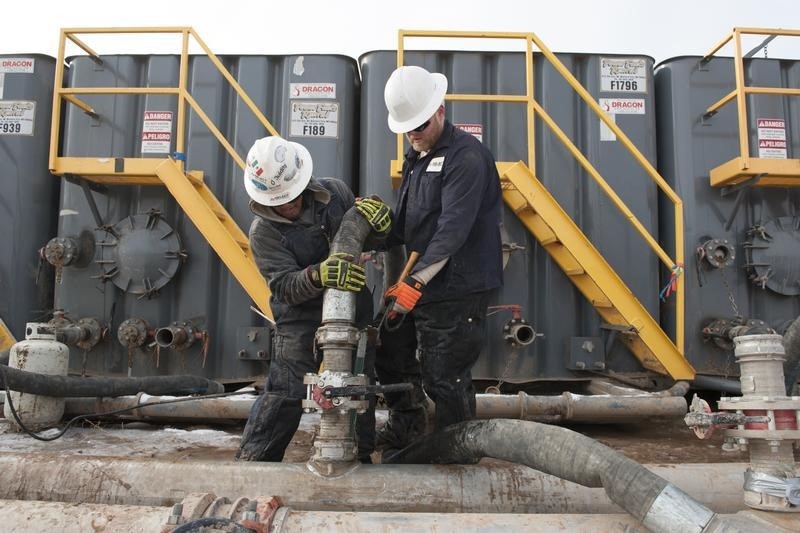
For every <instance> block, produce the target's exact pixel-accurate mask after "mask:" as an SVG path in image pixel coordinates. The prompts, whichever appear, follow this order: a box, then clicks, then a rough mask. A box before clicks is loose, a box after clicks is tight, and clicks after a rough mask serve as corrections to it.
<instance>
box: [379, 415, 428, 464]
mask: <svg viewBox="0 0 800 533" xmlns="http://www.w3.org/2000/svg"><path fill="white" fill-rule="evenodd" d="M427 426H428V417H427V413H426V412H425V409H422V408H420V409H415V410H413V411H391V413H390V414H389V420H387V421H386V424H385V425H384V426H383V428H381V429H380V430H379V431H378V432H377V435H376V437H375V444H376V446H375V447H376V449H378V450H381V451H383V452H384V454H385V453H387V452H388V451H396V450H401V449H403V448H405V447H406V446H407V445H408V444H409V443H410V442H411V441H412V440H414V439H416V438H417V437H421V436H423V435H425V433H426V431H427Z"/></svg>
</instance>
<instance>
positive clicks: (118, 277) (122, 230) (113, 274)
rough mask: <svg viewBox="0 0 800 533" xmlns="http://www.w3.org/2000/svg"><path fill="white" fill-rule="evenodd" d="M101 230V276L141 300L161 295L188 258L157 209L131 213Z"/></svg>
mask: <svg viewBox="0 0 800 533" xmlns="http://www.w3.org/2000/svg"><path fill="white" fill-rule="evenodd" d="M102 231H104V232H105V240H102V241H101V242H99V243H98V245H99V247H100V254H99V259H97V260H96V262H97V263H98V264H99V265H100V267H101V268H102V269H103V274H102V275H100V276H99V277H100V279H102V280H103V281H111V282H112V283H113V284H114V285H116V286H117V287H119V288H120V289H122V290H123V291H125V292H127V293H130V294H136V295H139V298H140V299H141V298H153V297H155V296H158V291H159V290H160V289H161V288H162V287H163V286H164V285H166V284H167V283H168V282H169V280H171V279H172V278H173V276H175V274H176V273H177V272H178V268H179V267H180V265H181V263H182V262H183V260H184V259H185V258H186V257H187V255H186V252H185V251H183V250H181V241H180V238H179V237H178V234H177V232H176V231H175V230H174V229H172V227H170V225H169V224H167V223H166V222H165V221H164V219H163V218H162V217H161V213H160V211H158V210H157V209H151V210H150V211H148V212H147V213H140V214H137V215H131V216H129V217H128V218H125V219H123V220H121V221H119V222H118V223H116V224H115V225H114V226H113V227H105V228H102Z"/></svg>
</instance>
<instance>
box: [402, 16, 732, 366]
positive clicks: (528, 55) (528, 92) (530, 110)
mask: <svg viewBox="0 0 800 533" xmlns="http://www.w3.org/2000/svg"><path fill="white" fill-rule="evenodd" d="M407 37H442V38H460V39H464V38H466V39H472V38H481V39H524V40H525V43H526V47H525V94H524V95H520V94H514V95H508V94H493V95H474V94H452V93H451V94H447V95H446V96H445V99H446V100H448V101H476V102H509V103H525V104H526V133H527V137H528V166H529V168H530V169H531V170H533V171H534V172H535V164H536V163H535V162H536V158H535V157H536V154H535V144H536V143H535V140H534V119H535V116H536V115H537V114H538V115H540V116H541V117H542V119H543V121H544V123H545V124H546V125H547V126H548V127H549V128H550V129H551V130H553V132H554V133H555V135H556V137H557V138H558V139H559V140H560V141H561V142H562V143H563V144H564V145H565V146H566V148H567V149H568V150H569V151H570V153H571V154H572V155H573V157H575V158H576V159H577V160H578V162H579V163H580V164H581V166H582V167H583V168H584V169H585V170H586V172H587V173H588V174H589V175H590V176H591V177H592V179H594V180H595V182H596V183H597V185H598V186H599V187H600V188H601V189H602V190H603V192H604V193H605V194H606V195H607V196H608V197H609V198H610V199H611V201H612V202H613V203H614V205H615V206H616V207H617V209H618V210H619V211H620V212H621V213H622V214H623V216H624V217H625V218H627V219H628V220H629V221H630V222H631V224H632V225H633V227H634V229H635V230H636V231H637V232H638V233H639V234H640V235H641V236H642V238H643V239H644V241H645V242H646V243H647V245H648V246H649V247H650V249H652V250H653V252H654V253H655V254H656V255H657V256H658V257H659V259H660V260H661V261H662V262H663V263H664V264H665V265H666V266H667V267H668V268H670V269H674V268H676V266H681V267H682V266H683V263H684V250H683V246H684V237H683V202H682V201H681V199H680V197H679V196H678V195H677V194H676V193H675V191H674V190H672V188H671V187H670V186H669V184H668V183H667V182H666V180H664V178H663V177H662V176H661V175H660V174H659V173H658V171H657V170H656V169H655V167H653V165H652V164H651V163H650V162H649V161H648V160H647V159H646V158H645V157H644V155H642V153H641V152H640V151H639V150H638V148H636V146H635V145H634V144H633V142H632V141H631V140H630V139H629V138H628V136H627V135H626V134H625V133H624V132H623V131H622V130H621V129H620V128H619V126H617V124H616V122H614V121H613V120H612V119H611V117H609V116H608V115H607V114H606V112H605V111H603V109H602V108H601V107H600V105H599V104H598V103H597V101H596V100H595V99H594V98H593V97H592V95H591V94H589V92H588V91H587V90H586V89H585V88H584V87H583V86H582V85H581V84H580V82H579V81H578V80H577V79H576V78H575V76H573V75H572V73H571V72H570V71H569V70H568V69H567V68H566V67H565V66H564V64H563V63H561V61H560V60H559V59H558V58H557V57H556V56H555V54H553V52H551V51H550V50H549V49H548V48H547V47H546V46H545V45H544V43H543V42H542V41H541V40H540V39H539V38H538V37H537V36H536V35H535V34H533V33H518V32H510V33H504V32H477V31H430V30H399V31H398V39H397V66H398V67H401V66H403V65H404V43H405V38H407ZM534 44H535V45H536V46H537V48H538V49H539V51H540V52H541V53H542V55H543V56H544V57H545V58H546V59H547V60H548V61H549V62H550V64H551V65H552V66H553V68H555V70H556V71H557V72H558V73H559V74H561V76H562V77H563V78H564V79H565V80H566V81H567V83H569V85H570V86H571V87H572V88H573V90H574V91H575V92H576V93H578V95H580V97H581V98H582V99H583V101H584V102H586V104H587V105H588V106H589V108H590V109H591V110H592V111H593V112H594V113H595V114H596V115H597V116H598V118H599V119H600V120H601V121H602V122H603V123H604V124H605V125H606V126H608V128H609V129H610V130H611V131H612V132H614V134H615V135H616V136H617V139H618V140H619V142H621V143H622V145H623V146H624V147H625V149H626V150H627V151H628V152H629V153H630V154H631V155H632V156H633V157H634V159H635V160H636V161H637V162H638V163H639V165H640V166H641V167H642V168H643V169H644V170H645V172H646V173H647V174H648V176H649V177H650V178H651V179H652V180H653V181H654V182H655V183H656V185H657V186H658V188H659V189H660V190H661V191H662V192H663V193H664V195H665V196H666V197H667V198H669V200H670V202H672V204H673V206H674V224H675V254H674V255H675V257H674V260H673V259H672V258H671V257H670V256H669V255H668V254H667V253H666V252H665V251H664V250H663V249H662V248H661V246H659V244H658V242H657V241H656V240H655V239H654V238H653V236H652V235H650V233H649V232H648V231H647V229H646V228H645V227H644V225H643V224H642V223H641V222H640V221H639V220H638V219H637V218H636V217H635V216H634V214H633V213H632V212H631V211H630V209H629V208H628V207H627V206H626V205H625V203H624V202H623V201H622V199H621V198H619V196H617V194H616V193H615V192H614V191H613V190H612V189H611V187H610V186H609V185H608V183H607V182H606V181H605V180H604V179H603V178H602V176H600V174H599V172H597V170H596V169H595V168H594V167H593V166H592V165H591V163H590V162H589V160H588V159H587V158H586V157H585V156H584V155H583V154H582V153H581V152H580V151H579V149H578V148H577V147H576V146H575V145H574V144H573V143H572V142H571V141H570V139H569V138H568V137H567V136H566V134H564V132H563V131H561V129H560V128H559V127H558V126H557V125H556V123H555V121H553V119H552V118H550V116H549V115H548V114H547V113H546V112H545V110H544V109H543V108H542V107H541V105H539V103H538V102H536V100H535V98H534V94H533V92H534V90H533V86H534V83H533V82H534V79H533V76H534V70H533V60H534V58H533V52H532V46H533V45H534ZM724 44H725V42H722V43H720V44H719V45H718V46H719V47H722V46H724ZM402 160H403V136H402V135H398V136H397V159H396V161H395V163H394V167H393V168H392V171H393V172H396V173H399V170H400V169H399V166H400V162H401V161H402ZM675 298H676V305H675V320H676V331H675V345H676V346H677V348H678V350H680V352H681V353H683V344H684V330H685V326H684V312H685V310H684V305H685V300H684V298H685V296H684V281H683V277H682V276H679V277H678V278H677V291H676V294H675Z"/></svg>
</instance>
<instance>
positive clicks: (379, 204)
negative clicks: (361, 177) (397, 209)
mask: <svg viewBox="0 0 800 533" xmlns="http://www.w3.org/2000/svg"><path fill="white" fill-rule="evenodd" d="M356 211H358V213H359V214H360V215H361V216H362V217H364V218H365V219H366V220H367V222H369V225H370V227H372V231H374V232H375V233H377V234H378V235H386V234H387V233H389V230H391V229H392V210H391V209H389V206H388V205H386V203H385V202H384V201H383V200H381V199H380V198H378V197H373V198H358V199H356Z"/></svg>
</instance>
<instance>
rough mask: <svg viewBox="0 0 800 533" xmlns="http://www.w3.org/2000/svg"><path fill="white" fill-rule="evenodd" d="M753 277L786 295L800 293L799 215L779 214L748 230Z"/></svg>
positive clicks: (749, 265) (763, 285)
mask: <svg viewBox="0 0 800 533" xmlns="http://www.w3.org/2000/svg"><path fill="white" fill-rule="evenodd" d="M747 236H748V241H747V242H746V243H745V250H747V251H748V254H747V255H748V261H747V264H746V267H747V270H748V272H749V275H750V280H751V281H752V282H753V283H755V284H756V285H758V286H759V287H761V288H762V289H765V288H768V289H770V290H772V291H774V292H776V293H778V294H783V295H785V296H797V295H798V294H800V217H791V216H787V217H780V218H776V219H773V220H770V221H768V222H765V223H763V224H758V225H756V226H754V227H753V228H751V229H750V230H749V231H748V232H747Z"/></svg>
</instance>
